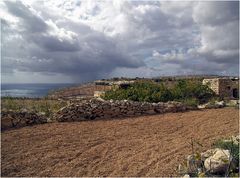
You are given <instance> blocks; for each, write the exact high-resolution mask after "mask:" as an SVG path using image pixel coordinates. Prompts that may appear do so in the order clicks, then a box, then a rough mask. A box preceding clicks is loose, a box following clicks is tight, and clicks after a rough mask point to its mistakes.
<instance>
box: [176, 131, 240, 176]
mask: <svg viewBox="0 0 240 178" xmlns="http://www.w3.org/2000/svg"><path fill="white" fill-rule="evenodd" d="M222 143H224V144H228V145H232V149H233V147H234V145H235V146H237V145H238V147H239V135H238V136H233V137H232V138H231V139H230V140H222ZM186 161H187V162H186V167H185V168H184V167H182V165H181V164H180V165H179V168H178V169H179V173H187V174H185V175H184V176H183V177H190V176H194V177H196V176H199V177H202V176H204V177H205V176H209V177H210V176H211V177H212V176H226V175H227V173H230V172H234V171H235V172H238V167H239V162H238V161H237V160H236V157H235V156H234V153H231V150H229V149H222V148H213V149H209V150H207V151H205V152H202V153H196V154H191V155H188V156H187V158H186ZM184 169H186V170H184Z"/></svg>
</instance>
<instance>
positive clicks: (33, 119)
mask: <svg viewBox="0 0 240 178" xmlns="http://www.w3.org/2000/svg"><path fill="white" fill-rule="evenodd" d="M47 121H48V119H47V117H46V116H45V115H44V113H35V112H28V111H18V112H17V111H2V112H1V129H2V130H6V129H9V128H19V127H24V126H30V125H35V124H43V123H47Z"/></svg>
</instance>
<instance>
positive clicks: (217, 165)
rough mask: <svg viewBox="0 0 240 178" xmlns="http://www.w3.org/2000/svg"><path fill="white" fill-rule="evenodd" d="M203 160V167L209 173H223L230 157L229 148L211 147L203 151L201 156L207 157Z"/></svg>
mask: <svg viewBox="0 0 240 178" xmlns="http://www.w3.org/2000/svg"><path fill="white" fill-rule="evenodd" d="M207 156H209V157H208V158H206V159H205V161H204V167H205V169H206V170H207V171H209V172H210V173H219V174H221V173H225V172H226V170H227V169H228V166H229V164H230V161H231V159H232V157H231V155H230V151H229V150H223V149H220V148H216V149H213V150H211V151H208V152H207V153H206V152H205V153H203V154H202V157H207Z"/></svg>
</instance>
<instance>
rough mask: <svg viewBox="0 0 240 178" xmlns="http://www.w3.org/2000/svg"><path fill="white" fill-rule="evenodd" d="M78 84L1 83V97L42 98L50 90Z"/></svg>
mask: <svg viewBox="0 0 240 178" xmlns="http://www.w3.org/2000/svg"><path fill="white" fill-rule="evenodd" d="M71 86H76V84H72V83H56V84H55V83H54V84H50V83H38V84H36V83H17V84H12V83H11V84H6V83H4V84H1V97H6V96H11V97H26V98H40V97H44V96H46V95H47V94H48V93H49V92H51V91H54V90H58V89H61V88H67V87H71Z"/></svg>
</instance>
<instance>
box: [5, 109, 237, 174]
mask: <svg viewBox="0 0 240 178" xmlns="http://www.w3.org/2000/svg"><path fill="white" fill-rule="evenodd" d="M238 113H239V110H237V109H234V108H224V109H211V110H203V111H189V112H185V113H168V114H161V115H154V116H140V117H136V118H124V119H114V120H96V121H84V122H74V123H51V124H44V125H37V126H32V127H24V128H20V129H14V130H8V131H4V132H2V134H1V156H2V157H1V164H2V170H1V175H2V176H173V175H177V173H176V171H175V169H176V167H177V166H178V164H179V163H180V162H182V161H183V160H184V158H185V157H186V156H187V154H190V153H191V146H190V144H189V142H190V140H191V138H192V139H193V140H196V141H197V142H199V143H201V144H202V145H203V147H201V146H199V145H195V146H194V148H195V149H196V150H199V151H203V150H206V149H209V148H210V146H211V144H212V143H213V142H214V141H215V140H217V139H219V138H222V137H228V136H231V135H236V134H238V127H239V114H238Z"/></svg>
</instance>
